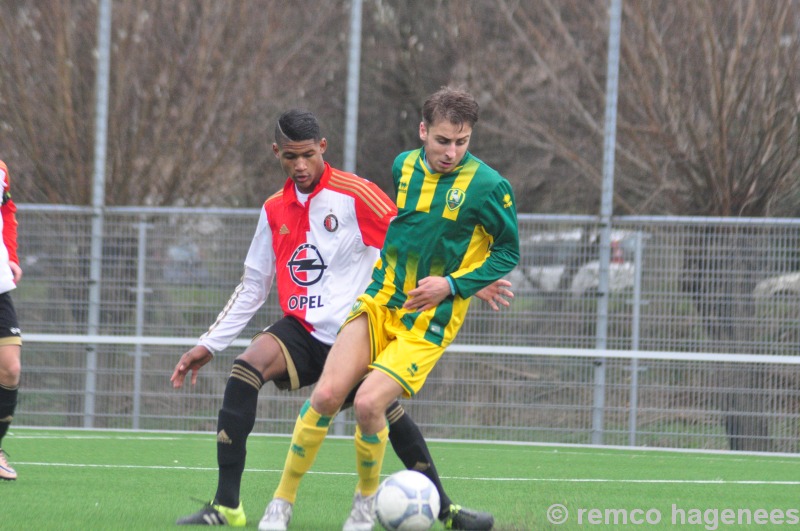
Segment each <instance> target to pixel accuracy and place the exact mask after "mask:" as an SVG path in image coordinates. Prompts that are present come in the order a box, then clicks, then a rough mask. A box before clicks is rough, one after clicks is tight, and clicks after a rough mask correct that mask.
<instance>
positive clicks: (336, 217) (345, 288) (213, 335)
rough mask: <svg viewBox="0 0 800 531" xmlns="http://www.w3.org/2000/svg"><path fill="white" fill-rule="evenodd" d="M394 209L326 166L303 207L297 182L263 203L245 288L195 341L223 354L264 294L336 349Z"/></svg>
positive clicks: (361, 182) (363, 184)
mask: <svg viewBox="0 0 800 531" xmlns="http://www.w3.org/2000/svg"><path fill="white" fill-rule="evenodd" d="M396 214H397V208H396V207H395V205H394V203H393V202H392V201H391V199H389V197H388V196H386V194H384V193H383V192H382V191H381V189H380V188H378V186H376V185H375V184H374V183H371V182H369V181H367V180H366V179H362V178H361V177H358V176H356V175H353V174H351V173H346V172H343V171H340V170H337V169H334V168H332V167H331V166H330V165H329V164H328V163H325V171H324V173H323V174H322V177H321V179H320V182H319V184H318V185H317V187H316V188H315V189H314V191H313V192H312V193H311V194H310V195H309V196H308V198H307V200H306V201H305V203H303V202H301V200H299V199H298V197H297V193H296V188H295V185H294V182H293V181H292V180H291V179H287V181H286V184H285V185H284V187H283V189H282V190H281V191H279V192H277V193H276V194H274V195H273V196H271V197H270V198H269V199H267V200H266V202H265V203H264V207H263V208H262V209H261V214H260V217H259V221H258V226H257V228H256V233H255V236H254V237H253V241H252V243H251V244H250V250H249V251H248V253H247V258H246V259H245V262H244V265H245V272H244V276H243V277H242V282H241V283H240V284H239V286H238V287H237V288H236V290H235V291H234V293H233V295H231V298H230V300H229V301H228V303H227V304H226V306H225V308H224V309H223V310H222V312H221V313H220V314H219V316H218V317H217V320H216V322H215V323H214V324H213V325H211V327H210V328H209V330H208V332H206V333H205V334H204V335H203V336H201V338H200V344H202V345H203V346H205V347H206V348H207V349H209V350H210V351H211V352H218V351H220V350H223V349H225V348H226V347H227V346H228V345H230V344H231V342H232V341H233V340H234V339H235V338H236V337H237V336H238V335H239V333H240V332H241V331H242V329H244V327H245V326H246V325H247V323H248V322H249V321H250V319H251V318H252V316H253V315H254V314H255V312H256V311H257V310H258V309H259V308H260V307H261V306H262V305H263V304H264V302H265V301H266V299H267V296H268V295H269V292H270V289H271V286H272V281H273V279H275V278H277V286H278V301H279V303H280V306H281V309H282V310H283V313H284V315H291V316H293V317H295V318H296V319H297V320H298V321H300V322H301V323H302V324H303V326H304V327H305V328H306V329H307V330H308V331H309V332H310V333H311V335H312V336H314V337H315V338H316V339H318V340H319V341H321V342H323V343H325V344H328V345H330V344H333V341H334V339H335V338H336V333H337V332H338V330H339V327H340V326H341V324H342V323H343V322H344V319H345V317H346V316H347V312H348V311H349V310H350V308H351V306H352V305H353V302H354V301H355V299H356V297H357V296H358V295H360V294H361V293H362V292H363V291H364V288H365V287H366V286H367V284H368V283H369V281H370V277H371V273H372V268H373V266H374V265H375V261H376V260H377V259H378V257H379V256H380V248H381V246H382V245H383V239H384V237H385V236H386V230H387V229H388V227H389V222H390V221H391V220H392V219H393V218H394V216H395V215H396Z"/></svg>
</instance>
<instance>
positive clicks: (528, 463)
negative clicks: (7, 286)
mask: <svg viewBox="0 0 800 531" xmlns="http://www.w3.org/2000/svg"><path fill="white" fill-rule="evenodd" d="M4 447H5V449H6V450H7V451H8V452H10V454H11V457H10V461H11V463H12V464H13V465H14V466H15V467H16V469H17V472H18V473H19V479H18V480H17V481H15V482H0V500H2V502H1V503H0V508H1V509H2V516H1V517H0V529H36V530H42V529H142V530H145V529H147V530H150V529H175V528H177V526H175V525H174V521H175V519H176V518H177V517H179V516H182V515H185V514H188V513H190V512H193V511H194V510H196V509H198V508H199V504H198V502H197V501H195V500H193V498H197V499H199V500H204V501H205V500H208V499H210V498H211V497H212V496H213V494H214V490H215V488H216V457H215V456H216V442H215V437H214V435H213V434H182V433H164V432H128V431H125V432H108V431H77V430H70V431H66V430H43V429H29V428H15V429H12V432H11V433H10V434H9V435H8V436H7V437H6V439H5V440H4ZM287 447H288V438H286V437H268V436H252V437H251V438H250V441H249V446H248V462H247V465H248V470H247V471H246V472H245V476H244V481H243V485H242V500H243V502H244V507H245V510H246V512H247V516H248V525H247V526H248V528H251V529H254V528H256V527H257V526H258V520H259V519H260V517H261V514H262V512H263V510H264V507H265V506H266V504H267V502H268V501H269V499H270V498H271V495H272V492H273V490H274V488H275V486H276V485H277V482H278V478H279V476H280V471H281V469H282V466H283V460H284V457H285V455H286V450H287ZM430 447H431V451H432V453H433V454H434V457H435V458H436V460H437V465H438V467H439V471H440V473H441V475H442V477H443V480H444V484H445V487H446V488H447V490H448V492H449V493H450V495H451V497H453V498H454V499H455V500H456V501H458V502H459V503H462V504H463V505H466V506H470V507H475V508H479V509H483V510H489V511H491V512H493V513H494V515H495V520H496V525H495V529H497V530H499V531H503V530H539V529H585V528H603V529H620V528H636V527H644V528H647V529H706V530H709V531H714V530H716V529H747V528H755V529H771V528H778V527H780V528H784V527H797V524H796V523H795V518H796V517H797V516H798V515H800V513H798V512H797V511H798V510H799V509H800V457H794V456H785V455H774V456H767V455H744V454H722V453H700V452H667V451H649V450H643V449H638V450H620V449H606V448H584V447H572V446H566V447H547V446H525V445H503V444H474V443H460V442H439V441H434V442H430ZM354 455H355V452H354V450H353V445H352V441H351V440H350V439H349V438H345V439H339V438H329V439H328V440H327V441H326V442H325V444H324V445H323V447H322V450H321V451H320V455H319V457H318V458H317V462H316V464H315V466H314V469H313V470H312V472H311V473H309V475H308V476H307V477H306V478H305V479H304V480H303V484H302V486H301V489H300V495H299V497H298V501H297V504H296V507H295V516H294V519H293V521H292V525H291V529H293V530H316V531H319V530H327V529H331V530H337V529H341V525H342V523H343V522H344V520H345V518H346V517H347V514H348V512H349V508H350V501H351V498H352V492H353V489H354V487H355V483H356V477H355V472H354V470H355V457H354ZM401 468H402V467H401V465H400V463H399V461H398V460H397V458H396V457H395V456H394V454H393V453H392V451H391V449H389V450H388V451H387V459H386V461H385V463H384V468H383V472H384V474H388V473H391V472H394V471H396V470H400V469H401ZM554 504H561V505H563V506H564V507H565V508H566V509H567V511H568V512H569V517H568V518H567V521H566V523H564V524H562V525H554V524H552V523H551V522H550V521H549V520H548V515H550V516H551V518H555V517H558V516H563V511H561V512H559V511H560V509H561V508H560V507H555V508H552V509H550V508H551V506H553V505H554ZM726 509H727V510H729V511H732V512H727V513H724V512H723V510H726ZM548 510H549V511H550V512H548ZM623 511H625V514H624V515H623ZM637 511H638V512H637ZM759 511H763V512H759ZM715 514H716V516H715ZM748 514H749V515H750V518H751V520H750V525H749V526H748V525H739V524H738V522H739V521H740V520H741V521H743V522H745V523H746V522H747V520H746V518H747V515H748ZM726 515H727V516H728V517H729V518H727V519H726V518H725V516H726ZM731 515H732V516H731ZM657 516H658V523H655V520H656V517H657ZM623 517H627V518H630V519H631V520H629V521H628V524H627V525H623V521H624V520H622V518H623ZM579 519H580V520H579ZM648 519H649V520H650V523H648V522H647V520H648ZM770 519H771V520H770ZM634 521H635V522H642V523H641V524H639V525H637V524H636V523H635V522H634ZM715 521H716V523H714V522H715ZM726 522H729V523H726ZM779 523H782V525H778V524H779ZM793 523H794V525H788V524H793ZM437 528H438V529H441V526H440V525H439V524H437V526H436V527H434V529H437ZM376 529H377V526H376Z"/></svg>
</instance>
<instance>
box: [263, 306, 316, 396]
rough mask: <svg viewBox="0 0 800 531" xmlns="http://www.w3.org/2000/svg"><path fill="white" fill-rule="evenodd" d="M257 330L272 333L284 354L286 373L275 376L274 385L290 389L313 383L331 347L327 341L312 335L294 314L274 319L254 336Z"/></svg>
mask: <svg viewBox="0 0 800 531" xmlns="http://www.w3.org/2000/svg"><path fill="white" fill-rule="evenodd" d="M261 334H269V335H271V336H272V337H274V338H275V340H276V341H277V342H278V344H279V345H280V347H281V350H282V351H283V356H284V358H286V369H287V374H286V377H285V378H281V379H278V378H276V379H275V385H276V386H277V387H278V389H283V390H288V391H294V390H295V389H300V388H301V387H306V386H308V385H312V384H315V383H317V380H319V377H320V375H321V374H322V367H323V366H324V365H325V360H326V359H327V358H328V352H330V350H331V346H330V345H326V344H325V343H322V342H321V341H320V340H318V339H316V338H314V337H313V336H312V335H311V333H310V332H309V331H308V330H306V329H305V328H303V325H301V324H300V323H299V322H298V321H297V319H295V318H294V317H284V318H283V319H281V320H280V321H276V322H275V323H274V324H272V325H270V326H268V327H267V328H265V329H264V330H263V331H262V332H261V333H259V334H258V335H256V337H258V336H260V335H261ZM253 339H255V338H253Z"/></svg>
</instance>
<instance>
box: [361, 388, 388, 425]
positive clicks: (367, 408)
mask: <svg viewBox="0 0 800 531" xmlns="http://www.w3.org/2000/svg"><path fill="white" fill-rule="evenodd" d="M353 410H354V411H355V416H356V421H357V422H358V423H359V424H361V425H362V426H364V425H370V424H372V423H374V422H375V421H376V419H381V418H383V417H384V416H385V413H386V407H385V406H383V405H382V404H379V403H377V401H376V400H374V398H373V397H371V396H369V395H368V394H367V393H357V394H356V397H355V400H354V401H353Z"/></svg>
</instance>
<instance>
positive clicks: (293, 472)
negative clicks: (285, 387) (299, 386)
mask: <svg viewBox="0 0 800 531" xmlns="http://www.w3.org/2000/svg"><path fill="white" fill-rule="evenodd" d="M331 419H332V417H327V416H325V415H320V414H319V413H317V412H316V411H315V410H314V408H313V407H311V402H310V401H308V400H306V403H305V404H303V407H302V409H301V410H300V415H299V416H298V417H297V422H295V425H294V432H293V433H292V445H291V446H290V447H289V453H288V454H287V455H286V463H285V464H284V465H283V474H282V475H281V481H280V483H279V484H278V488H277V489H276V490H275V495H274V497H275V498H282V499H284V500H286V501H288V502H289V503H294V502H295V499H296V498H297V489H298V488H300V480H301V479H303V475H305V473H306V472H308V471H309V469H311V465H313V464H314V459H316V457H317V452H319V448H320V446H322V441H324V440H325V436H326V435H327V434H328V426H329V425H330V423H331Z"/></svg>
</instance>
